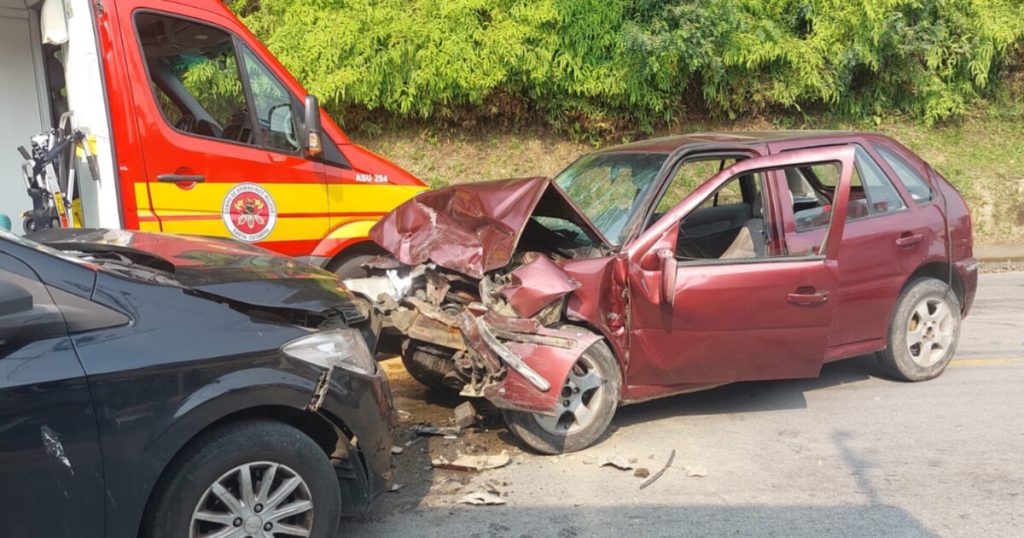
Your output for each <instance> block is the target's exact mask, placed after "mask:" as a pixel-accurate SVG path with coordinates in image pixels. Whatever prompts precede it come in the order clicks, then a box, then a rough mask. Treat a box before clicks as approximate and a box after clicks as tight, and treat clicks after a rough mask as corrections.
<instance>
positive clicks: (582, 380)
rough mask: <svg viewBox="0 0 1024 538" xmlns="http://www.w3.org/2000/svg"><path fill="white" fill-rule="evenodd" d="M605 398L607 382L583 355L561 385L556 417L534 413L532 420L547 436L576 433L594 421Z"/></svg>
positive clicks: (595, 366)
mask: <svg viewBox="0 0 1024 538" xmlns="http://www.w3.org/2000/svg"><path fill="white" fill-rule="evenodd" d="M605 397H606V396H605V388H604V383H603V381H602V379H601V375H600V374H599V373H598V369H597V365H595V364H594V361H593V360H592V359H591V358H589V357H587V356H586V355H584V356H581V357H580V359H579V360H578V361H576V364H575V365H573V367H572V370H571V371H570V372H569V377H568V379H566V381H565V385H564V386H562V392H561V394H559V397H558V405H557V406H556V407H555V415H554V416H548V415H541V414H534V415H533V418H534V420H536V421H537V425H538V426H540V427H541V428H543V429H544V431H546V432H548V433H552V434H555V435H569V434H573V433H576V432H578V431H580V430H582V429H584V428H586V427H588V426H590V424H592V423H593V422H594V418H595V411H596V410H598V409H601V408H602V404H603V403H604V398H605Z"/></svg>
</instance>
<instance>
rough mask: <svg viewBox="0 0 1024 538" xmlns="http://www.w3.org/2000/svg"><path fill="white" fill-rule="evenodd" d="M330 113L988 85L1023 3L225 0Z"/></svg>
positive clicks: (559, 111) (817, 103)
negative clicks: (229, 0) (319, 99)
mask: <svg viewBox="0 0 1024 538" xmlns="http://www.w3.org/2000/svg"><path fill="white" fill-rule="evenodd" d="M230 5H231V6H232V8H234V9H235V10H236V12H238V13H239V14H240V15H241V16H242V18H243V20H244V21H245V23H246V24H247V25H248V26H249V27H250V28H251V29H252V30H253V31H254V32H255V33H256V34H257V35H258V36H259V37H260V38H261V39H263V40H264V42H265V43H266V44H267V45H268V47H269V48H270V49H271V50H272V51H273V52H274V54H276V55H277V56H278V57H279V58H280V59H281V61H282V62H283V63H284V64H285V65H286V66H287V67H288V68H289V69H290V70H291V71H292V72H293V73H294V74H295V75H296V76H297V77H298V78H299V79H300V80H301V81H303V83H304V84H305V85H306V87H307V88H308V89H309V90H310V91H311V92H312V93H314V94H317V95H318V96H320V97H321V99H322V101H323V102H324V104H325V105H326V106H327V107H328V108H329V109H330V110H331V111H332V112H334V113H335V114H336V115H339V116H341V117H343V118H346V117H347V118H349V119H351V118H374V117H376V118H382V117H392V118H413V119H421V120H428V121H453V120H454V121H459V122H466V121H470V122H471V121H478V120H483V119H497V120H500V121H517V120H523V119H529V120H536V119H543V120H544V121H547V122H549V123H551V124H553V125H555V126H557V127H560V128H564V129H568V130H573V131H579V132H586V133H593V132H618V131H621V130H624V129H632V128H640V129H642V130H648V129H650V128H652V127H653V126H655V125H659V124H665V123H670V122H672V121H674V120H678V118H680V117H681V115H682V114H684V113H687V112H696V113H710V114H712V115H725V116H727V117H738V116H742V115H750V114H762V113H776V112H782V113H804V114H807V113H820V112H831V113H838V114H842V115H849V116H851V117H856V118H864V117H872V116H880V115H883V114H888V113H892V112H900V113H905V114H908V115H910V116H912V117H915V118H919V119H921V120H923V121H924V122H925V123H928V124H930V123H933V122H935V121H940V120H944V119H947V118H951V117H956V116H958V115H960V114H963V113H964V112H965V110H966V109H967V107H968V106H969V104H970V103H971V101H972V100H974V99H976V98H978V97H979V96H984V95H985V94H986V93H987V92H989V91H991V88H992V86H993V83H994V82H996V81H997V80H998V77H999V76H1000V74H1001V70H1002V69H1003V68H1004V63H1005V59H1006V58H1007V55H1008V52H1009V51H1010V50H1011V49H1012V48H1013V47H1015V46H1019V44H1020V43H1021V42H1022V41H1024V0H629V1H627V0H233V1H231V2H230Z"/></svg>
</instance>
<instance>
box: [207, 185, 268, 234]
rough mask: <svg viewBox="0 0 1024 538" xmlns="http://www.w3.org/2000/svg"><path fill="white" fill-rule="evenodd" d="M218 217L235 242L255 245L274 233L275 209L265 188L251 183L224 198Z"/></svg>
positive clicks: (240, 186) (233, 190)
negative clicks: (246, 242) (221, 219)
mask: <svg viewBox="0 0 1024 538" xmlns="http://www.w3.org/2000/svg"><path fill="white" fill-rule="evenodd" d="M221 217H222V218H223V219H224V226H227V228H228V231H229V232H231V235H233V236H235V238H236V239H240V240H242V241H248V242H250V243H254V242H256V241H262V240H263V239H265V238H266V237H267V236H268V235H270V232H272V231H273V230H274V224H276V223H277V208H276V207H275V206H274V199H273V198H271V197H270V193H269V192H267V191H266V189H264V188H263V187H260V186H259V185H256V184H254V183H242V184H239V185H236V186H235V187H234V188H233V189H231V190H230V191H228V193H227V195H225V196H224V205H223V207H221Z"/></svg>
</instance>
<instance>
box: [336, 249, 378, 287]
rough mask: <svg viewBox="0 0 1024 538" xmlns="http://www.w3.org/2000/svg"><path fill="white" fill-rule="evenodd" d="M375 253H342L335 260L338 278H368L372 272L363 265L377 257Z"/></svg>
mask: <svg viewBox="0 0 1024 538" xmlns="http://www.w3.org/2000/svg"><path fill="white" fill-rule="evenodd" d="M376 257H377V256H375V255H373V254H352V255H347V256H346V255H342V256H340V257H339V258H338V259H337V260H335V261H334V264H333V271H334V274H335V275H337V277H338V280H339V281H342V280H345V279H347V278H366V277H368V276H370V273H369V272H368V271H367V270H366V268H365V267H363V264H364V263H366V262H368V261H370V260H372V259H373V258H376Z"/></svg>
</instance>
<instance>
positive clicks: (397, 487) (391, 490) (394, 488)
mask: <svg viewBox="0 0 1024 538" xmlns="http://www.w3.org/2000/svg"><path fill="white" fill-rule="evenodd" d="M404 487H405V484H391V487H390V488H388V493H394V492H396V491H398V490H400V489H402V488H404Z"/></svg>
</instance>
